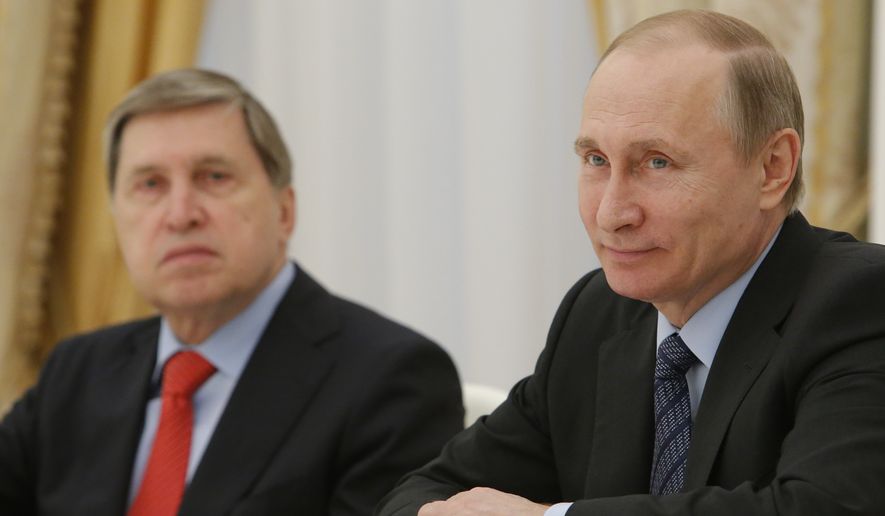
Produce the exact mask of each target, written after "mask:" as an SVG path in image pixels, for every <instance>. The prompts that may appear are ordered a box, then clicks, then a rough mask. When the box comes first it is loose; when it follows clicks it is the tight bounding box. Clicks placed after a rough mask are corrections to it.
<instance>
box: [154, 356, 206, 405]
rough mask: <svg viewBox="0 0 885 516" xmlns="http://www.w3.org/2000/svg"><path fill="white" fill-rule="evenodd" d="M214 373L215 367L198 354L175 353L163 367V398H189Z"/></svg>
mask: <svg viewBox="0 0 885 516" xmlns="http://www.w3.org/2000/svg"><path fill="white" fill-rule="evenodd" d="M214 373H215V366H213V365H212V364H211V363H210V362H209V361H208V360H206V359H205V358H203V357H202V355H200V354H199V353H197V352H195V351H182V352H180V353H176V354H175V355H172V357H171V358H170V359H169V360H167V361H166V365H165V366H164V367H163V396H170V395H171V396H183V397H185V398H190V397H191V396H192V395H193V394H194V392H195V391H196V390H197V389H199V388H200V386H201V385H203V382H205V381H206V380H208V379H209V377H210V376H212V375H213V374H214Z"/></svg>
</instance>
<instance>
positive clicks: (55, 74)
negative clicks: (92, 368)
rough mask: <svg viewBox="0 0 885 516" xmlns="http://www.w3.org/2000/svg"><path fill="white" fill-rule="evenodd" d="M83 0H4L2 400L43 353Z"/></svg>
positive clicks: (0, 88)
mask: <svg viewBox="0 0 885 516" xmlns="http://www.w3.org/2000/svg"><path fill="white" fill-rule="evenodd" d="M79 4H80V2H79V0H32V1H29V2H14V1H2V2H0V78H2V79H0V113H3V116H4V120H3V129H2V130H3V135H2V137H0V199H2V201H0V214H2V215H0V217H2V220H3V223H2V224H0V406H5V405H6V403H7V402H8V400H9V399H11V398H12V397H13V396H14V395H16V394H17V393H18V392H19V391H20V390H21V388H22V387H23V386H24V385H25V384H27V383H29V382H30V380H31V378H32V376H31V373H32V371H33V367H34V366H35V364H36V363H37V361H38V357H39V355H40V353H39V346H40V339H41V335H42V328H43V325H44V322H45V317H44V310H43V307H44V305H45V288H44V285H45V281H46V275H47V270H48V269H47V267H48V260H49V250H50V240H51V237H52V231H53V226H54V221H55V217H54V215H55V210H56V208H57V205H58V201H59V188H58V185H59V182H60V179H61V173H62V172H61V170H62V165H63V163H64V160H65V152H64V144H65V139H66V135H67V132H66V129H67V125H66V120H67V118H68V112H69V110H70V102H69V89H70V86H71V71H72V69H73V67H74V52H75V47H76V43H77V23H78V18H79V12H78V8H79Z"/></svg>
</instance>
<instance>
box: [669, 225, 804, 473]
mask: <svg viewBox="0 0 885 516" xmlns="http://www.w3.org/2000/svg"><path fill="white" fill-rule="evenodd" d="M819 245H820V243H819V241H818V239H817V238H816V237H815V235H814V232H813V230H812V228H811V226H809V225H808V223H807V222H806V221H805V219H804V218H803V217H802V216H801V215H799V214H796V215H793V216H790V217H789V218H787V220H786V221H785V222H784V225H783V228H782V229H781V233H780V235H779V236H778V239H777V241H776V242H775V243H774V245H773V246H772V248H771V251H769V254H768V256H766V258H765V260H763V262H762V264H761V265H760V266H759V269H757V271H756V274H755V275H754V276H753V279H752V280H750V284H749V285H748V286H747V290H746V291H745V292H744V295H743V296H742V297H741V300H740V302H738V305H737V307H736V308H735V312H734V315H733V316H732V318H731V321H730V322H729V324H728V327H727V328H726V330H725V334H724V335H723V336H722V341H721V342H720V343H719V349H718V350H717V351H716V357H715V358H714V360H713V365H712V367H711V368H710V374H709V376H708V378H707V383H706V385H705V386H704V394H703V397H702V398H701V403H700V405H699V407H698V413H697V416H696V418H695V422H694V428H693V431H692V435H693V437H692V443H691V448H690V449H689V454H688V465H687V470H686V480H685V488H686V489H693V488H697V487H702V486H704V485H706V484H707V481H708V479H709V476H710V472H711V470H712V468H713V464H714V463H715V460H716V456H717V454H718V452H719V448H720V447H721V445H722V441H723V439H724V437H725V434H726V431H727V430H728V427H729V426H730V424H731V420H732V418H733V417H734V414H735V412H736V411H737V409H738V407H739V406H740V404H741V402H742V401H743V399H744V397H745V396H746V394H747V392H748V391H749V390H750V388H751V387H752V385H753V383H754V382H755V381H756V379H757V378H758V377H759V374H760V373H761V372H762V371H763V370H764V369H765V366H766V365H767V364H768V361H769V359H770V358H771V355H772V353H773V352H774V350H775V349H776V348H777V346H778V344H779V342H780V337H779V335H778V329H779V327H780V325H781V323H782V322H783V321H784V319H785V318H786V316H787V314H788V313H789V310H790V308H791V307H792V305H793V302H794V300H795V297H796V294H797V292H798V289H799V287H800V286H801V284H802V280H803V279H804V277H805V276H806V274H807V272H808V263H809V262H810V261H809V260H808V259H807V257H808V256H809V255H810V254H812V253H814V251H815V249H816V248H817V247H818V246H819Z"/></svg>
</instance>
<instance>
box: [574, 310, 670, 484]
mask: <svg viewBox="0 0 885 516" xmlns="http://www.w3.org/2000/svg"><path fill="white" fill-rule="evenodd" d="M655 313H656V312H655V311H654V310H649V311H648V314H647V315H646V316H644V317H643V318H642V320H641V321H640V323H639V324H638V325H637V326H636V328H634V329H631V330H628V331H625V332H622V333H620V334H617V335H615V336H614V337H612V338H610V339H608V340H607V341H605V342H604V343H603V344H602V345H601V346H600V350H599V364H600V367H599V372H598V377H597V389H596V400H595V402H596V416H595V418H596V421H595V425H594V430H593V446H592V452H591V456H590V466H589V468H588V475H587V484H586V488H585V494H586V495H587V496H590V497H602V496H618V495H624V494H629V493H637V492H646V491H648V485H649V475H650V474H651V458H652V451H653V446H654V433H653V427H654V412H653V401H652V375H653V374H654V363H655Z"/></svg>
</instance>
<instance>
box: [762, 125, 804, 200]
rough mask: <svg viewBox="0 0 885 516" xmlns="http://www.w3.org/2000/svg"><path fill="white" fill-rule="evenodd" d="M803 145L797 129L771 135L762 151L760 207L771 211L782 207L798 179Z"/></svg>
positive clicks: (782, 130) (783, 130) (784, 130)
mask: <svg viewBox="0 0 885 516" xmlns="http://www.w3.org/2000/svg"><path fill="white" fill-rule="evenodd" d="M801 153H802V145H801V143H800V140H799V133H797V132H796V130H795V129H781V130H779V131H777V132H775V133H774V134H773V135H771V138H769V140H768V143H767V144H766V145H765V147H764V148H763V150H762V156H761V158H762V173H763V177H762V184H761V188H760V192H759V193H760V197H759V203H760V204H759V207H760V208H761V209H763V210H770V209H773V208H776V207H778V206H780V205H781V203H782V202H783V200H784V196H785V195H786V194H787V190H788V189H789V188H790V185H791V184H793V180H794V179H795V178H796V167H798V166H799V157H800V156H801Z"/></svg>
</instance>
